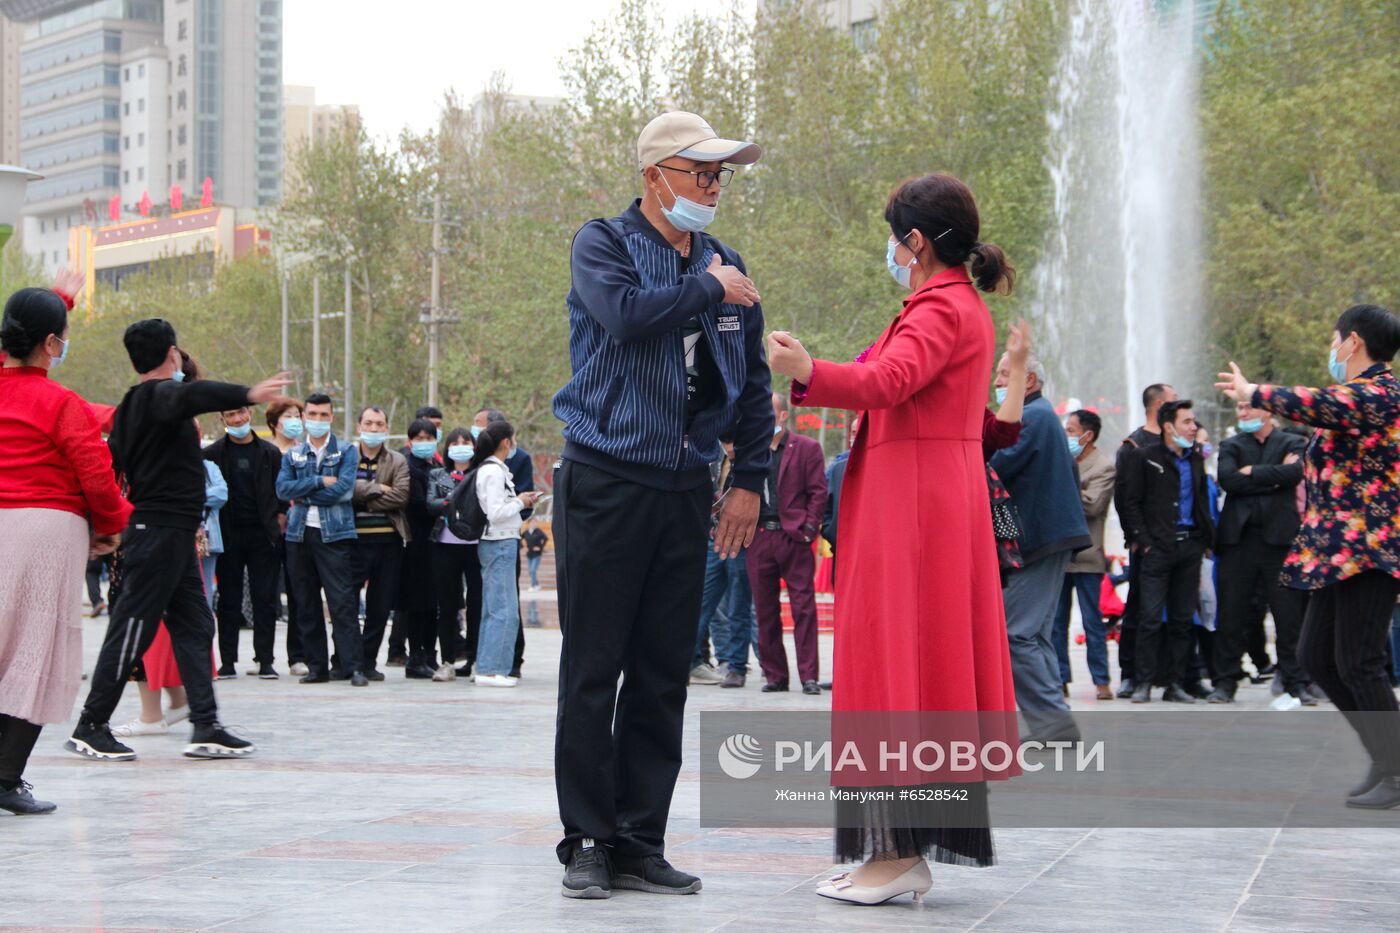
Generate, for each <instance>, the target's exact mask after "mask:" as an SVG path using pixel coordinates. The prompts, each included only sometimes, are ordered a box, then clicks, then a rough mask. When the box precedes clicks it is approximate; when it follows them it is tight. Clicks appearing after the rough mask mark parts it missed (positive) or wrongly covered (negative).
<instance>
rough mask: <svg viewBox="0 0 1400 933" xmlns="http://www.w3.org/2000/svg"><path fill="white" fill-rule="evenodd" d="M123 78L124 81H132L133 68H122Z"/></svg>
mask: <svg viewBox="0 0 1400 933" xmlns="http://www.w3.org/2000/svg"><path fill="white" fill-rule="evenodd" d="M122 80H123V81H130V80H131V69H130V68H123V69H122Z"/></svg>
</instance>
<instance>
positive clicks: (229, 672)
mask: <svg viewBox="0 0 1400 933" xmlns="http://www.w3.org/2000/svg"><path fill="white" fill-rule="evenodd" d="M237 676H238V668H236V667H234V666H233V665H232V664H225V665H224V666H223V667H221V668H219V673H218V675H217V676H216V677H215V678H214V679H215V680H233V679H234V678H236V677H237Z"/></svg>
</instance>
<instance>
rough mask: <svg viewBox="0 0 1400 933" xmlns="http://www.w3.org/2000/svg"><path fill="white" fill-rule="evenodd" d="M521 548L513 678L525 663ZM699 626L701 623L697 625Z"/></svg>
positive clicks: (517, 561)
mask: <svg viewBox="0 0 1400 933" xmlns="http://www.w3.org/2000/svg"><path fill="white" fill-rule="evenodd" d="M523 550H524V548H520V549H518V550H516V552H515V602H516V607H517V610H516V611H517V612H518V614H519V616H520V624H519V625H518V626H516V629H515V661H514V662H513V663H512V664H511V667H510V673H511V676H512V677H519V676H520V665H522V664H524V663H525V607H524V606H521V605H520V552H521V551H523ZM695 624H696V625H697V626H698V625H699V624H700V623H699V622H697V623H695Z"/></svg>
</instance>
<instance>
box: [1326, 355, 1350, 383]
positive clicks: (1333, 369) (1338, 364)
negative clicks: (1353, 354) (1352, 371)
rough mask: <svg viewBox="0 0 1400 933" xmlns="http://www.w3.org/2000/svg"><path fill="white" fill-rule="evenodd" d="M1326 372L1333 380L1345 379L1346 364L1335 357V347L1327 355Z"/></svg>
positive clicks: (1344, 380)
mask: <svg viewBox="0 0 1400 933" xmlns="http://www.w3.org/2000/svg"><path fill="white" fill-rule="evenodd" d="M1327 373H1328V375H1330V376H1331V377H1332V379H1333V380H1334V381H1335V382H1346V381H1347V364H1346V363H1345V362H1342V361H1340V360H1338V359H1337V348H1336V347H1333V348H1332V352H1331V353H1329V354H1328V355H1327Z"/></svg>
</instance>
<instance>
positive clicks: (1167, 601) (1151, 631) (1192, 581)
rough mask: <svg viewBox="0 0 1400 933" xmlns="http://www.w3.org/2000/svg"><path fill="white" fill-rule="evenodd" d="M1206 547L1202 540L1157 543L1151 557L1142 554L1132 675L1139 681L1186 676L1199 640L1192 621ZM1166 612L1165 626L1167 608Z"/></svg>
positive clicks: (1197, 598)
mask: <svg viewBox="0 0 1400 933" xmlns="http://www.w3.org/2000/svg"><path fill="white" fill-rule="evenodd" d="M1204 556H1205V544H1204V542H1203V541H1202V539H1200V538H1194V537H1193V538H1187V539H1185V540H1183V541H1174V542H1168V543H1166V544H1156V545H1153V546H1152V548H1151V549H1150V550H1149V551H1148V552H1147V553H1146V554H1143V553H1141V551H1139V553H1138V556H1137V558H1136V559H1137V560H1138V561H1141V562H1142V573H1141V576H1140V577H1139V578H1138V579H1139V581H1140V584H1141V586H1142V597H1141V599H1140V601H1139V602H1138V605H1137V641H1136V644H1135V646H1134V650H1135V652H1136V655H1135V658H1134V663H1133V673H1134V678H1133V679H1134V682H1135V683H1139V684H1142V683H1148V684H1150V683H1152V682H1153V681H1154V680H1156V679H1159V678H1160V679H1162V680H1164V681H1165V682H1166V683H1168V684H1171V683H1180V682H1181V681H1182V680H1184V679H1185V677H1186V663H1187V661H1188V659H1189V656H1190V653H1191V648H1192V645H1193V644H1194V638H1193V636H1192V633H1191V626H1192V624H1193V623H1192V621H1191V617H1192V616H1193V615H1194V614H1195V612H1196V603H1197V601H1198V600H1199V599H1200V589H1201V559H1202V558H1203V557H1204ZM1163 608H1165V609H1166V611H1167V621H1166V625H1165V626H1163V623H1162V610H1163ZM1164 632H1165V641H1166V649H1167V656H1166V661H1165V663H1164V669H1162V670H1159V669H1158V656H1157V652H1158V647H1159V645H1160V644H1161V642H1162V641H1163V637H1164V636H1163V633H1164Z"/></svg>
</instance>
